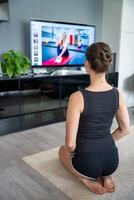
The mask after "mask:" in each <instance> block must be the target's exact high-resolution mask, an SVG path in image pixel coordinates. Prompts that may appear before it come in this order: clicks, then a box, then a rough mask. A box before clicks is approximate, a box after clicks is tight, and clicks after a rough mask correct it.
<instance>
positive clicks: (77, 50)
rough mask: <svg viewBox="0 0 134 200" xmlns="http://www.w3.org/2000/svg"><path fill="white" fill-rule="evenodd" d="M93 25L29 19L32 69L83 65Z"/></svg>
mask: <svg viewBox="0 0 134 200" xmlns="http://www.w3.org/2000/svg"><path fill="white" fill-rule="evenodd" d="M94 41H95V26H93V25H82V24H73V23H63V22H50V21H42V20H31V59H32V66H42V67H43V66H44V67H45V66H46V67H49V66H51V67H52V66H83V65H84V62H85V50H86V48H87V46H89V45H90V44H92V43H93V42H94Z"/></svg>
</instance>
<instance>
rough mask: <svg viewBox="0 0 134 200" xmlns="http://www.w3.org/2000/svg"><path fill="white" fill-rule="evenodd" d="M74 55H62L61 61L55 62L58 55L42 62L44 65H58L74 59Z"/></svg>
mask: <svg viewBox="0 0 134 200" xmlns="http://www.w3.org/2000/svg"><path fill="white" fill-rule="evenodd" d="M72 57H73V56H72V55H69V56H68V57H62V61H61V63H56V62H54V61H55V60H56V57H54V58H51V59H50V60H47V61H44V62H42V65H58V66H60V65H65V64H67V63H68V62H69V61H70V60H71V59H72Z"/></svg>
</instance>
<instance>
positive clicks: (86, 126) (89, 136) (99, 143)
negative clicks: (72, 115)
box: [75, 87, 119, 152]
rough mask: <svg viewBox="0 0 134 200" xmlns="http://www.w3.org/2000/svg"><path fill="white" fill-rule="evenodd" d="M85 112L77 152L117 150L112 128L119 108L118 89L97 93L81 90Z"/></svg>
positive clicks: (77, 139) (80, 122) (78, 137)
mask: <svg viewBox="0 0 134 200" xmlns="http://www.w3.org/2000/svg"><path fill="white" fill-rule="evenodd" d="M81 93H82V95H83V99H84V110H83V112H82V113H81V114H80V120H79V127H78V132H77V138H76V149H75V151H77V152H90V151H106V150H109V149H112V148H115V147H116V146H115V142H114V140H113V138H112V135H111V132H110V128H111V125H112V122H113V118H114V116H115V114H116V112H117V110H118V108H119V92H118V90H117V89H116V88H114V87H113V88H112V89H111V90H107V91H101V92H95V91H89V90H86V89H84V90H81Z"/></svg>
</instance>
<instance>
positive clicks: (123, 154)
mask: <svg viewBox="0 0 134 200" xmlns="http://www.w3.org/2000/svg"><path fill="white" fill-rule="evenodd" d="M133 133H134V127H133V129H132V133H131V134H130V135H128V136H126V137H124V138H123V139H122V140H120V141H119V142H118V143H117V146H118V149H119V150H118V151H119V155H120V165H119V167H118V170H117V171H116V172H115V173H114V175H113V176H114V179H115V183H116V191H115V193H111V194H110V193H107V194H103V195H96V194H93V193H91V192H90V191H89V190H88V189H87V188H86V187H85V186H84V185H83V183H81V182H79V181H78V180H77V178H76V177H75V176H74V175H72V174H71V173H70V172H68V171H67V169H66V168H65V167H64V166H63V165H62V164H61V163H60V161H59V158H58V151H59V148H60V147H59V146H58V147H56V148H53V149H50V150H47V151H43V152H40V153H37V154H34V155H30V156H27V157H24V158H23V161H25V162H26V163H27V164H28V165H30V166H31V167H32V168H33V169H35V170H36V171H37V172H38V173H40V174H41V175H42V176H43V177H44V178H45V179H47V180H48V181H49V182H51V183H52V184H53V185H55V186H56V187H57V188H58V189H59V190H61V191H62V192H64V193H65V194H66V195H67V196H69V197H70V198H71V199H72V200H119V199H122V200H127V199H129V200H133V199H134V190H133V188H134V170H133V167H134V165H132V163H134V134H133Z"/></svg>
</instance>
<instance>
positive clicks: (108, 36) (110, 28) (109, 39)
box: [102, 0, 123, 71]
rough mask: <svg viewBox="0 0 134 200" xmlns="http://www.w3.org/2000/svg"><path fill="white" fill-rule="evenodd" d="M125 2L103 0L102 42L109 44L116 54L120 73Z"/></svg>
mask: <svg viewBox="0 0 134 200" xmlns="http://www.w3.org/2000/svg"><path fill="white" fill-rule="evenodd" d="M122 3H123V0H103V17H102V41H104V42H106V43H108V44H109V45H110V47H111V49H112V51H113V52H116V71H118V58H119V45H120V32H121V17H122Z"/></svg>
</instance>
